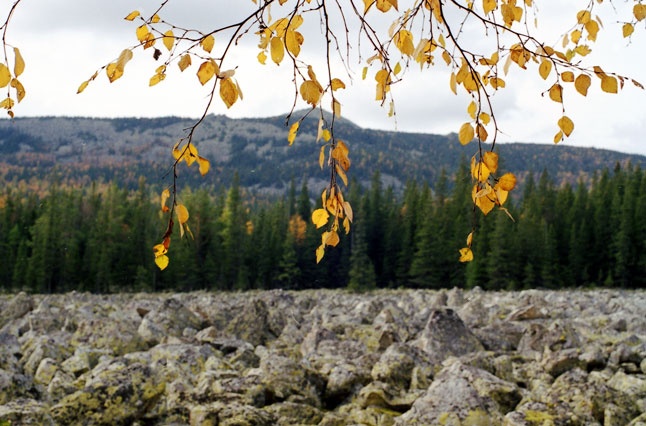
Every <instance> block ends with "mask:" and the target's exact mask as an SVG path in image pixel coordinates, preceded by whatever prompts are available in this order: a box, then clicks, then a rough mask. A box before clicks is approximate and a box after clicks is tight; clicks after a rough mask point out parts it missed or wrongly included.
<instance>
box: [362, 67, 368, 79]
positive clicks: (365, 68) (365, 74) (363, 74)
mask: <svg viewBox="0 0 646 426" xmlns="http://www.w3.org/2000/svg"><path fill="white" fill-rule="evenodd" d="M367 75H368V67H363V69H362V70H361V79H362V80H365V79H366V76H367Z"/></svg>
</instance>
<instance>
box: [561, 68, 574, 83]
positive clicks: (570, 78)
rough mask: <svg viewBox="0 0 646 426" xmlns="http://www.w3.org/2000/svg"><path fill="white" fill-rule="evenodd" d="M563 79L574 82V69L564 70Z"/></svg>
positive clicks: (566, 81)
mask: <svg viewBox="0 0 646 426" xmlns="http://www.w3.org/2000/svg"><path fill="white" fill-rule="evenodd" d="M561 81H563V82H565V83H572V82H573V81H574V73H573V72H572V71H563V73H561Z"/></svg>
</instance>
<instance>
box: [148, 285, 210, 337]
mask: <svg viewBox="0 0 646 426" xmlns="http://www.w3.org/2000/svg"><path fill="white" fill-rule="evenodd" d="M203 323H204V320H203V319H202V318H201V317H199V316H198V315H196V314H195V313H193V312H192V311H191V310H189V309H188V308H187V307H186V306H184V304H182V302H181V301H180V300H178V299H177V298H175V297H170V298H168V299H166V300H164V301H163V302H162V303H161V304H160V306H158V307H157V308H154V309H152V310H151V311H150V312H148V313H147V314H146V315H145V316H144V318H143V320H142V321H141V324H140V325H139V327H138V330H137V331H138V333H139V335H140V336H141V337H142V338H143V339H144V340H145V341H146V342H147V343H148V344H151V345H156V344H157V343H160V342H162V341H163V340H164V338H167V337H169V336H174V337H181V336H182V335H183V333H184V331H185V330H186V329H187V328H188V329H194V330H200V329H201V328H202V325H203Z"/></svg>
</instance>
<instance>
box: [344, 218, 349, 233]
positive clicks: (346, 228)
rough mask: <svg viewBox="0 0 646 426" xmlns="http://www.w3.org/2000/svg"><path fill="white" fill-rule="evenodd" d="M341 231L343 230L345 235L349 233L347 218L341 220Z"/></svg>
mask: <svg viewBox="0 0 646 426" xmlns="http://www.w3.org/2000/svg"><path fill="white" fill-rule="evenodd" d="M343 229H344V230H345V235H348V234H349V233H350V219H349V218H348V217H347V216H346V217H345V219H343Z"/></svg>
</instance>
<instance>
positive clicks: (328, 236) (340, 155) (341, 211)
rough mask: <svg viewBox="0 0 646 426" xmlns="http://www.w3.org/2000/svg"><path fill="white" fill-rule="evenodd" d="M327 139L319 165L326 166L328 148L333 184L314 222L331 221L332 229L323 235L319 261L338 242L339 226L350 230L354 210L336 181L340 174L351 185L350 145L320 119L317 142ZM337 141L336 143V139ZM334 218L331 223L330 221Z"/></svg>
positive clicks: (316, 213) (317, 259) (344, 181)
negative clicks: (332, 134)
mask: <svg viewBox="0 0 646 426" xmlns="http://www.w3.org/2000/svg"><path fill="white" fill-rule="evenodd" d="M321 139H322V140H323V141H324V144H323V145H322V146H321V150H320V153H319V166H320V167H321V169H323V166H324V163H325V158H326V155H325V154H326V150H327V151H328V154H329V155H328V165H329V166H330V167H331V168H332V180H331V182H330V185H329V186H328V187H327V188H326V189H325V190H324V191H323V194H322V195H321V200H322V203H323V204H322V205H323V207H322V208H319V209H316V210H314V211H313V212H312V223H314V225H316V228H317V229H319V228H322V227H324V226H326V225H328V224H329V226H328V230H327V231H324V232H323V234H322V235H321V245H319V246H318V248H317V249H316V263H318V262H320V261H321V259H323V256H324V255H325V247H327V246H332V247H334V246H336V245H337V244H338V243H339V234H338V230H339V228H340V226H341V225H342V226H343V229H344V230H345V233H346V234H347V233H349V232H350V224H351V223H352V219H353V214H352V206H351V205H350V202H348V201H346V200H344V198H343V193H342V192H341V188H340V187H339V185H338V184H337V183H336V178H337V177H340V178H341V180H342V181H343V183H344V185H345V186H347V185H348V178H347V175H346V172H347V171H348V169H349V168H350V164H351V162H350V158H349V157H348V154H349V152H350V151H349V149H348V146H347V145H346V144H345V143H344V142H343V141H341V140H336V141H333V139H332V137H331V134H330V132H329V130H327V129H323V120H322V119H321V120H320V121H319V128H318V134H317V138H316V140H317V142H318V141H319V140H321ZM333 142H334V143H333ZM330 218H331V223H330Z"/></svg>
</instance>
